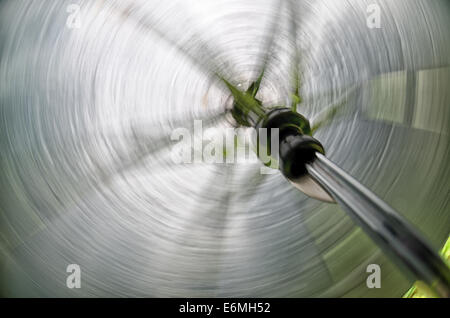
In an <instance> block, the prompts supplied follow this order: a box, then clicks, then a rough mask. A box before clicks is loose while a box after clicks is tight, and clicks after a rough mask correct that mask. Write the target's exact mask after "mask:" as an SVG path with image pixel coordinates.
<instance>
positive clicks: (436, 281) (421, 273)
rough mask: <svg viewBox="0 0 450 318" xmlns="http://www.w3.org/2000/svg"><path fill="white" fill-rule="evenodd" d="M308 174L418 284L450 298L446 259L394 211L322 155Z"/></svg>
mask: <svg viewBox="0 0 450 318" xmlns="http://www.w3.org/2000/svg"><path fill="white" fill-rule="evenodd" d="M316 155H317V157H316V159H315V160H314V161H313V162H312V163H309V164H307V165H306V169H307V171H308V173H309V174H310V175H311V176H312V178H313V179H315V180H316V181H317V182H318V183H319V184H320V185H321V186H322V187H324V189H325V190H326V191H328V192H329V194H330V195H331V196H332V197H333V198H334V199H335V200H336V202H337V203H338V204H339V205H340V206H341V207H342V208H343V209H344V210H345V211H346V212H347V213H348V214H349V215H350V216H351V217H352V218H353V219H354V220H355V222H356V223H357V224H358V225H359V226H360V227H362V228H363V230H364V231H365V232H366V233H367V234H368V235H369V236H370V237H371V238H372V239H373V240H374V241H375V242H376V243H377V244H378V245H379V246H380V247H381V249H382V250H383V251H384V252H385V253H386V254H388V255H389V256H390V257H391V258H392V259H393V260H394V261H395V262H396V263H397V264H398V265H399V266H401V267H402V268H405V269H407V270H408V272H409V273H410V275H409V276H410V277H411V278H413V279H414V280H419V281H422V282H425V283H426V284H427V285H428V286H429V287H431V289H432V290H433V291H434V292H435V293H436V294H437V295H439V296H441V297H450V270H449V268H448V266H447V264H446V263H445V262H444V261H443V259H442V258H441V257H440V256H439V254H438V253H436V252H435V251H434V250H433V249H432V248H430V246H429V245H428V243H427V242H426V241H425V240H424V239H423V238H422V237H421V236H420V235H419V234H418V233H417V231H416V230H415V229H414V228H413V227H412V226H411V225H410V224H408V223H407V222H406V220H404V219H403V218H402V217H401V216H400V215H399V214H398V213H397V212H396V211H395V210H394V209H393V208H391V207H390V206H389V205H388V204H387V203H386V202H384V201H383V200H381V199H380V198H379V197H377V196H376V195H375V194H374V193H373V192H371V191H370V190H369V189H367V188H366V187H364V186H363V185H362V184H361V183H359V182H358V181H357V180H355V179H354V178H353V177H351V176H350V175H349V174H348V173H346V172H345V171H343V170H342V169H340V168H339V167H338V166H337V165H335V164H334V163H333V162H331V161H330V160H328V159H327V158H326V157H325V156H323V155H322V154H320V153H317V154H316Z"/></svg>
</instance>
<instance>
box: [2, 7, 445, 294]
mask: <svg viewBox="0 0 450 318" xmlns="http://www.w3.org/2000/svg"><path fill="white" fill-rule="evenodd" d="M373 4H375V5H376V8H378V9H379V13H380V15H379V16H380V19H379V22H380V24H379V28H378V27H373V25H370V24H369V25H368V23H367V21H368V18H370V17H371V15H372V14H373V12H374V11H372V9H373V6H370V5H373ZM276 6H277V1H275V0H274V1H269V0H260V1H251V0H231V1H230V0H227V1H225V0H214V1H211V0H208V1H207V0H184V1H178V0H173V1H167V2H166V3H162V2H161V1H156V0H155V1H140V0H138V1H129V0H119V1H115V0H111V1H102V0H98V1H95V0H85V1H75V0H71V1H60V0H58V1H56V0H46V1H42V0H36V1H28V0H22V1H21V0H14V1H12V0H11V1H1V2H0V106H1V107H0V132H1V134H0V146H1V162H0V189H1V192H0V197H1V200H0V220H1V221H0V229H1V232H0V294H1V295H2V296H4V297H5V296H6V297H22V296H31V297H108V296H113V297H215V296H217V297H231V296H233V297H249V296H252V297H400V296H402V295H403V294H404V293H405V292H406V291H407V290H408V288H409V287H410V286H411V282H409V281H408V280H406V278H405V277H404V276H403V274H402V272H401V271H400V270H398V269H397V267H396V266H395V265H394V264H392V263H391V262H390V261H389V259H388V258H387V257H386V256H385V255H384V254H383V253H382V252H381V251H380V250H379V249H378V248H377V247H376V246H375V245H374V243H372V242H371V240H370V239H369V238H368V237H367V236H366V235H365V234H364V233H363V232H362V230H361V229H359V228H358V227H356V226H354V224H353V222H352V220H351V219H350V218H349V217H347V216H346V214H345V213H344V212H343V211H342V210H341V209H340V208H339V207H338V206H337V205H330V204H327V203H322V202H319V201H316V200H314V199H310V198H308V197H306V196H305V195H304V194H303V193H301V192H299V191H298V190H296V189H295V188H293V187H292V186H291V185H290V183H289V182H288V181H286V180H285V179H284V178H283V176H282V175H281V174H280V173H279V172H277V173H275V174H270V175H261V174H260V167H261V165H260V164H259V163H255V162H253V163H248V162H247V163H239V164H206V163H193V164H175V163H173V161H172V160H171V157H170V152H171V150H172V147H173V145H174V143H173V142H171V141H170V139H169V137H170V133H171V132H172V131H173V129H174V128H176V127H190V126H189V125H192V121H193V120H194V118H206V119H208V118H209V119H210V123H211V125H213V126H214V127H217V129H219V130H220V129H224V128H226V127H230V124H229V123H228V121H227V120H226V118H223V117H216V115H217V114H220V113H222V112H223V111H224V110H225V108H226V104H227V101H229V98H230V96H229V93H228V92H227V90H226V89H225V88H224V87H223V85H221V84H220V82H218V81H217V80H215V79H214V78H213V77H212V76H211V75H210V74H208V72H205V70H204V67H203V68H202V67H201V66H199V65H197V64H196V63H194V62H193V61H192V59H190V58H188V57H187V56H186V54H185V53H186V52H187V53H188V55H191V56H195V57H196V58H197V59H198V60H200V61H203V62H204V65H203V66H205V65H209V62H207V61H213V60H214V61H215V62H216V65H218V66H217V67H219V68H220V69H221V70H223V72H225V73H226V74H227V75H228V76H230V78H233V79H234V80H235V81H236V83H241V84H242V85H244V86H245V85H247V84H248V83H249V81H250V80H251V79H252V78H254V76H255V74H256V72H257V70H258V69H260V67H261V63H262V60H261V58H260V57H261V56H262V54H264V53H265V50H266V43H267V42H268V41H267V39H268V38H269V37H270V36H271V32H272V31H271V28H270V25H271V21H273V20H276V21H277V23H278V25H277V30H276V33H275V36H274V38H275V49H274V50H273V52H271V53H270V54H271V55H270V62H269V64H268V68H267V71H266V76H265V78H264V80H263V82H262V87H261V92H260V95H259V97H260V98H261V99H262V100H263V101H264V104H265V105H286V104H288V103H289V98H290V97H289V92H290V90H291V87H290V84H291V80H290V71H291V68H292V64H291V61H292V53H293V51H294V49H295V47H296V46H298V49H299V50H300V53H301V54H300V56H301V58H300V70H301V84H302V86H301V95H302V96H303V102H302V103H301V104H300V105H299V108H298V110H299V112H301V113H302V114H304V115H305V116H307V117H308V118H314V117H315V116H317V115H318V114H320V113H321V111H323V110H325V109H327V107H329V105H333V103H336V102H340V103H343V104H344V106H345V107H343V108H342V111H341V112H340V113H339V115H337V116H336V117H335V118H334V119H333V120H332V121H331V122H330V123H329V124H328V125H326V126H324V127H322V128H320V129H319V131H318V133H317V136H316V137H317V138H318V139H319V140H320V141H321V142H322V143H323V145H324V146H325V149H326V151H327V155H328V156H329V158H330V159H332V160H333V161H334V162H336V163H338V164H339V165H340V166H341V167H342V168H343V169H344V170H346V171H348V172H349V173H350V174H352V175H353V176H354V177H355V178H356V179H358V180H359V181H361V182H362V183H363V184H364V185H366V186H367V187H369V188H370V189H372V190H373V191H374V192H375V193H376V194H378V195H379V196H380V197H381V198H382V199H384V200H385V201H386V202H388V203H389V204H390V205H392V206H393V207H394V208H395V209H397V210H398V211H399V212H400V213H401V214H402V215H403V216H404V217H405V218H406V219H408V220H409V221H410V222H411V223H413V224H414V225H415V226H416V227H417V228H418V229H419V230H420V231H421V232H422V233H423V234H424V236H425V237H427V238H428V239H429V241H430V243H431V244H432V245H433V247H434V248H435V249H436V251H437V250H438V249H439V248H440V247H441V246H442V245H443V243H444V242H445V240H446V239H447V237H448V234H449V232H450V213H449V212H450V207H449V201H450V167H449V164H448V163H449V162H450V147H449V123H450V111H449V110H450V108H449V105H450V90H449V83H450V68H449V66H450V31H449V30H450V3H449V2H448V1H444V0H442V1H439V0H435V1H425V0H421V1H417V0H404V1H402V0H396V1H387V0H386V1H375V0H371V1H364V0H354V1H350V0H348V1H344V0H338V1H336V0H330V1H326V0H318V1H313V0H310V1H306V0H305V1H296V9H297V10H296V12H295V14H296V21H297V24H298V30H297V34H296V39H293V38H292V34H291V32H292V31H291V30H290V28H289V23H288V20H289V16H290V14H292V12H290V10H288V9H287V8H284V9H282V10H281V11H279V12H278V13H277V11H276V10H275V9H274V8H275V7H276ZM150 25H151V27H149V26H150ZM296 43H297V44H296ZM177 46H178V47H181V48H183V50H185V51H184V53H183V52H182V50H179V49H176V47H177ZM374 263H375V264H379V265H380V267H381V277H382V280H381V288H380V289H369V288H367V286H366V279H367V276H368V274H367V273H366V267H367V265H368V264H374ZM69 264H78V265H79V266H80V268H81V288H79V289H69V288H67V286H66V278H67V276H68V275H69V273H67V272H66V268H67V266H68V265H69Z"/></svg>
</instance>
